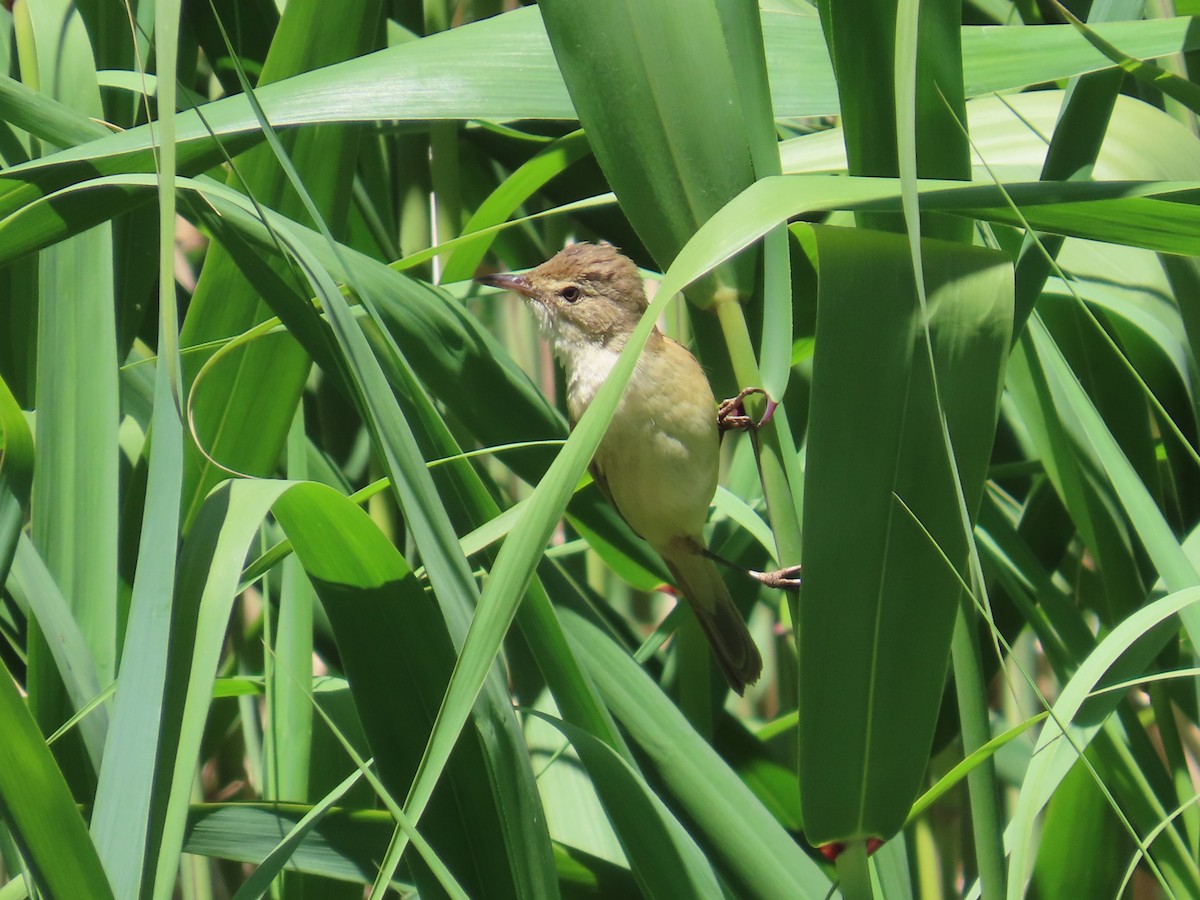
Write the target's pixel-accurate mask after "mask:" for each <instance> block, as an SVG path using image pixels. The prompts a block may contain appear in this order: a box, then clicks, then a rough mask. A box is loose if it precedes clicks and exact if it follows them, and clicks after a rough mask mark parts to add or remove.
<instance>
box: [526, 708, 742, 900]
mask: <svg viewBox="0 0 1200 900" xmlns="http://www.w3.org/2000/svg"><path fill="white" fill-rule="evenodd" d="M534 715H536V716H537V717H538V718H540V719H542V720H543V721H545V722H548V723H549V724H551V725H553V726H554V727H555V728H557V729H558V730H559V731H561V732H562V733H563V736H564V737H566V738H567V740H569V741H570V742H571V745H572V746H573V747H574V748H575V752H576V753H578V754H579V757H580V759H581V760H582V761H583V764H584V766H585V767H586V768H587V770H588V774H589V775H590V776H591V779H592V784H593V785H595V788H596V792H597V793H598V794H599V795H600V801H601V803H602V804H604V808H605V811H606V812H607V813H608V816H609V819H610V821H611V822H612V823H613V827H614V829H615V830H616V832H617V837H618V838H619V839H620V840H621V846H622V847H623V848H624V850H625V855H626V856H627V857H628V858H629V860H630V863H631V864H632V866H633V872H634V876H635V877H636V878H637V879H638V884H639V885H640V887H641V889H642V893H643V894H644V895H645V896H647V897H680V896H692V897H714V896H716V895H717V894H719V893H720V892H721V887H720V884H719V883H718V881H717V877H716V875H715V874H714V872H713V870H712V866H711V865H710V864H709V862H708V860H707V859H705V857H704V854H703V853H702V852H701V850H700V848H699V847H697V846H696V844H695V842H694V841H693V840H692V838H691V837H690V836H689V835H688V833H687V831H685V830H684V828H683V826H682V825H680V823H679V821H678V820H677V819H676V818H675V816H673V815H672V814H671V811H670V810H669V809H667V807H666V806H665V805H664V804H663V802H662V801H661V800H659V799H658V797H657V796H655V794H654V792H653V791H652V790H651V789H650V787H649V786H648V785H647V784H646V783H645V782H644V781H643V780H642V778H641V777H640V776H639V775H638V773H637V772H635V771H634V770H633V769H631V768H630V766H629V764H628V763H627V762H625V760H623V759H621V757H620V755H618V754H617V753H616V752H615V751H613V749H612V748H611V747H609V746H608V745H607V744H605V743H604V742H603V741H600V740H598V739H597V738H595V737H593V736H592V735H590V734H588V733H587V732H586V731H582V730H580V729H578V728H575V727H573V726H571V725H569V724H567V723H566V722H563V721H561V720H559V719H555V718H553V717H551V716H547V715H544V714H542V713H538V712H536V711H535V712H534Z"/></svg>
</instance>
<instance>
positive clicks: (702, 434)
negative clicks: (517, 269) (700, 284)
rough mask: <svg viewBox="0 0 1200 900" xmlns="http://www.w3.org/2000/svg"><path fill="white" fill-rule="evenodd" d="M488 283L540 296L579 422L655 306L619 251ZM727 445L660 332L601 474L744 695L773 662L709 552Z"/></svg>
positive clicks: (540, 310)
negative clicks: (707, 530)
mask: <svg viewBox="0 0 1200 900" xmlns="http://www.w3.org/2000/svg"><path fill="white" fill-rule="evenodd" d="M477 281H479V282H480V283H482V284H487V285H491V286H493V287H499V288H505V289H507V290H510V291H514V292H516V293H517V294H520V295H521V296H522V297H524V298H525V299H526V300H527V301H529V303H528V305H529V307H530V308H531V309H532V310H533V312H534V314H535V315H536V316H537V321H538V325H539V328H540V331H541V333H542V336H543V337H544V338H545V339H546V340H547V341H548V342H549V344H550V346H551V348H552V349H553V350H554V354H555V356H557V357H558V360H559V361H560V362H561V363H562V364H563V366H564V368H565V369H566V375H567V409H568V412H569V413H570V417H571V424H572V425H574V424H575V423H576V422H578V421H579V418H580V416H582V415H583V412H584V410H586V409H587V407H588V405H589V404H590V403H591V402H592V399H593V398H594V397H595V396H596V391H597V390H599V388H600V385H601V384H602V383H603V382H604V379H605V378H607V377H608V375H609V373H610V372H611V371H612V368H613V365H614V363H616V361H617V355H618V354H619V353H620V352H621V349H622V348H623V347H624V346H625V344H626V343H627V342H628V341H629V337H630V335H631V334H632V332H633V329H634V327H635V326H636V325H637V323H638V320H639V319H641V317H642V314H643V313H644V312H645V311H646V307H647V305H648V303H647V300H646V293H645V290H644V289H643V287H642V279H641V276H640V275H639V274H638V270H637V267H636V266H635V265H634V264H633V262H632V261H631V260H630V259H628V258H627V257H625V256H623V255H621V254H620V253H619V252H618V251H617V250H616V248H614V247H612V246H611V245H609V244H584V243H581V244H573V245H572V246H570V247H567V248H566V249H565V250H563V251H562V252H560V253H559V254H558V255H556V256H554V257H553V258H552V259H550V260H547V261H546V262H544V263H542V264H541V265H540V266H538V267H537V268H535V269H532V270H530V271H528V272H525V273H523V274H519V275H513V274H504V275H485V276H482V277H480V278H478V279H477ZM719 449H720V435H719V431H718V427H717V404H716V401H715V399H714V398H713V393H712V388H711V387H710V386H709V383H708V379H707V378H706V377H705V375H704V372H703V370H702V369H701V368H700V364H699V363H698V362H697V361H696V358H695V357H694V356H692V354H691V353H689V352H688V351H687V350H686V349H685V348H684V347H683V346H682V345H681V344H678V343H676V342H675V341H673V340H671V339H670V338H668V337H666V336H664V335H663V334H662V332H660V331H659V330H658V328H655V329H654V331H653V332H652V333H651V335H650V339H649V340H648V341H647V343H646V346H645V349H643V350H642V354H641V356H640V357H639V359H638V362H637V367H636V368H635V369H634V372H633V375H632V376H631V378H630V380H629V384H628V385H627V387H626V388H625V393H624V395H623V396H622V398H621V401H620V404H619V405H618V406H617V410H616V412H615V413H614V414H613V418H612V422H611V424H610V425H609V427H608V431H607V432H606V433H605V435H604V438H603V440H602V441H601V443H600V447H599V449H598V450H597V451H596V455H595V457H594V458H593V459H592V463H591V466H590V470H591V473H592V477H593V478H594V479H595V481H596V484H597V485H599V487H600V490H601V491H603V492H604V495H605V496H606V497H607V498H608V499H609V501H610V502H611V503H612V504H613V506H615V507H616V509H617V511H618V512H619V513H620V514H621V517H622V518H624V519H625V521H626V522H627V523H629V526H630V528H632V529H633V530H634V531H635V532H637V533H638V534H639V535H640V536H641V537H642V538H644V539H645V540H646V541H647V542H649V544H650V546H652V547H653V548H654V549H655V550H656V551H657V552H658V554H659V555H660V556H661V557H662V558H663V560H664V561H665V562H666V564H667V567H668V568H669V569H670V570H671V574H672V575H673V576H674V577H675V581H676V584H677V585H678V587H679V588H680V589H681V590H682V592H683V595H684V597H685V598H686V599H687V600H688V602H689V603H690V605H691V608H692V610H693V611H694V612H695V614H696V618H697V619H698V620H699V622H700V625H701V626H702V627H703V629H704V633H705V635H706V636H707V637H708V642H709V644H710V645H711V646H712V649H713V653H714V655H715V656H716V658H717V662H718V663H719V664H720V666H721V671H722V672H724V673H725V678H726V679H727V680H728V681H729V684H730V686H731V687H732V688H733V689H734V690H735V691H737V693H739V694H741V693H742V692H743V691H744V690H745V687H746V685H747V684H753V683H754V682H755V681H757V680H758V677H759V674H760V673H761V672H762V657H761V656H760V655H759V652H758V648H757V647H756V646H755V645H754V640H753V638H751V636H750V632H749V631H748V630H747V628H746V623H745V621H744V620H743V619H742V616H741V614H740V613H739V612H738V610H737V607H736V606H734V604H733V600H732V599H731V598H730V596H729V591H728V590H727V589H726V587H725V582H724V581H723V580H722V579H721V574H720V572H719V571H718V570H717V567H716V566H715V565H714V563H713V559H714V558H715V557H713V556H712V554H710V553H709V551H708V549H707V548H706V547H705V545H704V538H703V529H704V523H705V520H706V519H707V518H708V507H709V504H710V503H711V502H712V498H713V494H715V493H716V489H717V467H718V455H719V454H718V451H719ZM722 561H723V560H722ZM743 571H746V570H743ZM797 571H798V567H792V568H790V569H784V570H781V571H780V572H773V573H762V572H749V571H747V574H749V575H751V576H753V577H754V578H757V579H758V580H759V581H762V582H763V583H765V584H768V585H770V586H772V587H781V588H785V589H792V588H795V587H798V586H799V581H798V580H797V579H796V578H795V576H796V574H797Z"/></svg>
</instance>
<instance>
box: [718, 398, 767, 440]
mask: <svg viewBox="0 0 1200 900" xmlns="http://www.w3.org/2000/svg"><path fill="white" fill-rule="evenodd" d="M751 394H762V395H763V397H764V398H766V403H767V408H766V411H765V412H763V414H762V418H760V419H759V420H758V421H755V420H754V419H753V418H751V417H750V416H749V415H747V414H746V404H745V403H744V402H743V401H744V400H745V399H746V398H747V397H749V396H750V395H751ZM776 406H777V404H776V403H775V401H774V400H772V399H771V395H770V394H768V393H767V392H766V391H764V390H763V389H762V388H760V387H748V388H743V389H742V390H741V391H739V392H738V395H737V396H736V397H730V398H729V399H728V400H722V401H721V405H720V406H718V407H717V428H718V429H719V430H720V431H721V432H722V433H724V432H726V431H730V430H732V429H734V428H745V429H747V430H749V431H757V430H758V429H760V428H762V427H763V426H764V425H766V424H767V423H768V422H770V421H771V417H772V416H774V415H775V407H776Z"/></svg>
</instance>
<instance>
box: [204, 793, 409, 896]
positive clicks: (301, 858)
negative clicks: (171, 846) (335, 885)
mask: <svg viewBox="0 0 1200 900" xmlns="http://www.w3.org/2000/svg"><path fill="white" fill-rule="evenodd" d="M312 808H313V807H311V806H309V805H307V804H301V803H201V804H193V805H192V807H191V809H190V811H189V813H188V826H187V834H186V838H185V841H184V845H183V846H184V851H185V852H187V853H194V854H198V855H203V856H213V857H220V858H222V859H230V860H234V861H237V862H246V863H257V862H258V861H259V860H262V859H263V858H265V857H266V856H267V854H269V853H270V852H271V851H272V850H273V849H274V848H275V847H276V846H277V845H278V844H279V840H280V838H281V836H283V835H286V834H287V833H288V832H290V831H291V830H292V828H294V827H295V826H296V825H297V824H298V823H299V822H300V820H301V819H302V818H303V817H304V816H305V815H306V814H307V813H308V812H309V811H310V810H311V809H312ZM394 825H395V823H394V822H393V820H392V817H391V816H390V815H389V814H388V813H387V812H385V811H384V810H374V809H366V810H364V809H356V810H349V809H340V808H337V807H335V808H333V809H331V810H329V811H328V812H326V813H325V815H324V816H322V817H321V819H320V821H318V822H317V823H316V825H315V826H314V828H313V829H312V830H311V831H309V832H307V833H306V834H305V836H304V839H303V840H302V841H300V843H299V845H298V846H297V847H296V848H295V852H294V853H293V854H292V857H291V859H290V860H289V861H288V868H289V869H290V870H293V871H299V872H306V873H309V874H313V875H323V876H325V877H327V878H334V879H337V880H338V881H348V882H354V883H357V884H360V885H361V884H362V883H363V882H364V881H366V880H368V879H370V878H371V876H372V874H373V864H374V861H375V860H377V859H379V857H381V856H382V855H383V851H384V849H385V848H386V847H387V841H388V837H389V836H390V835H391V833H392V828H393V827H394ZM393 886H394V887H396V888H397V889H398V890H408V891H411V890H413V889H414V888H413V886H412V885H411V884H400V883H395V884H394V885H393Z"/></svg>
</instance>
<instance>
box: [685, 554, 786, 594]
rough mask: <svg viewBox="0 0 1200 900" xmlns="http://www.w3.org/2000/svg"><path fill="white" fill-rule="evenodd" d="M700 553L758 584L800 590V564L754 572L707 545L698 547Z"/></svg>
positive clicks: (778, 589) (782, 589) (781, 589)
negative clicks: (718, 553) (715, 551)
mask: <svg viewBox="0 0 1200 900" xmlns="http://www.w3.org/2000/svg"><path fill="white" fill-rule="evenodd" d="M699 550H700V553H701V554H703V555H704V556H707V557H708V558H709V559H711V560H712V561H713V562H717V563H720V564H721V565H723V566H728V567H729V568H731V569H733V570H734V571H735V572H741V573H742V574H743V575H746V576H748V577H750V578H753V579H754V580H755V581H757V582H759V583H760V584H765V585H766V586H767V587H769V588H774V589H775V590H777V591H791V592H793V593H797V592H799V590H800V584H801V579H800V568H801V567H800V566H798V565H796V566H785V567H784V568H782V569H776V570H775V571H773V572H756V571H755V570H754V569H748V568H746V567H745V566H742V565H738V564H737V563H735V562H733V561H732V560H729V559H726V558H725V557H723V556H718V555H717V554H716V553H713V552H712V551H711V550H709V549H708V548H707V547H700V548H699Z"/></svg>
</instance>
